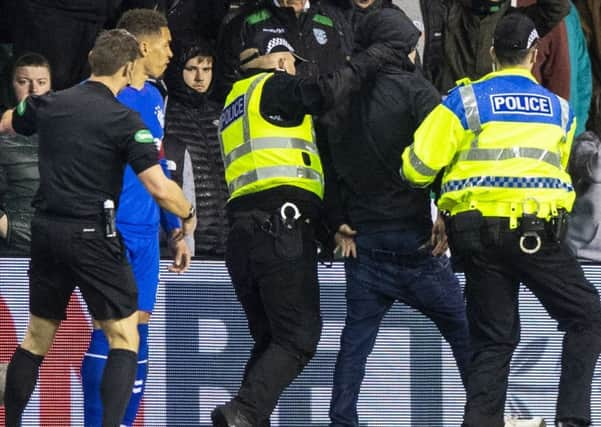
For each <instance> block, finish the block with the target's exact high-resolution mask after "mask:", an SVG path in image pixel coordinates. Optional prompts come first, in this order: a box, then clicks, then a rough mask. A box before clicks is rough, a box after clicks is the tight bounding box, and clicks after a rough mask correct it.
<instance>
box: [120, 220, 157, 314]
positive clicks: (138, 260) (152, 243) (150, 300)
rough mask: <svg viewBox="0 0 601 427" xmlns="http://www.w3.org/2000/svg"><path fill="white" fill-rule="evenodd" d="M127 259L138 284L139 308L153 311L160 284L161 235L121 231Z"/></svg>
mask: <svg viewBox="0 0 601 427" xmlns="http://www.w3.org/2000/svg"><path fill="white" fill-rule="evenodd" d="M121 237H122V239H123V243H124V244H125V249H126V254H127V259H128V260H129V263H130V264H131V268H132V270H133V272H134V277H135V278H136V283H137V285H138V310H140V311H147V312H149V313H150V312H152V310H153V309H154V303H155V302H156V295H157V288H158V286H159V262H160V252H159V236H158V233H157V234H156V235H152V236H148V235H143V234H140V233H135V232H127V231H126V232H125V233H123V232H122V233H121Z"/></svg>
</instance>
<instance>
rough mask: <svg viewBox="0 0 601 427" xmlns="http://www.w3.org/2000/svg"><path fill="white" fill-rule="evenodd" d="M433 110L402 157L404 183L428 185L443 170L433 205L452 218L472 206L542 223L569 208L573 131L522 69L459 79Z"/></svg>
mask: <svg viewBox="0 0 601 427" xmlns="http://www.w3.org/2000/svg"><path fill="white" fill-rule="evenodd" d="M462 83H463V84H462V85H460V86H459V87H457V88H456V89H454V90H453V91H452V92H451V93H450V94H449V96H448V97H447V99H446V100H445V101H444V102H443V104H441V105H439V106H438V107H436V108H435V109H434V110H433V111H432V112H431V113H430V115H429V116H428V117H426V119H425V120H424V122H423V123H422V125H421V126H420V127H419V128H418V130H417V131H416V133H415V136H414V144H413V145H412V146H411V147H409V148H408V149H406V150H405V152H404V153H403V169H402V172H403V174H404V176H405V178H406V179H408V180H409V181H411V182H413V183H415V184H419V185H427V184H429V183H431V182H432V181H433V180H434V178H435V177H436V175H437V173H438V171H439V170H440V169H442V168H443V167H444V168H446V169H445V173H444V176H443V179H442V188H441V190H442V191H441V197H440V199H439V201H438V207H439V208H440V209H441V210H445V211H448V212H450V214H451V215H455V214H457V213H460V212H463V211H467V210H472V209H478V210H479V211H481V212H482V214H483V215H484V216H494V217H507V218H510V219H511V220H512V221H511V222H510V226H511V227H512V228H513V227H515V226H516V224H517V221H516V218H519V217H520V216H521V215H522V214H523V213H532V214H536V215H537V216H538V217H540V218H545V219H548V218H549V217H551V216H555V215H557V210H558V209H559V208H564V209H566V210H568V211H569V210H571V208H572V204H573V202H574V197H575V193H574V189H573V187H572V183H571V180H570V176H569V175H568V173H567V172H566V166H567V161H568V158H569V153H570V147H571V143H572V138H573V134H574V130H575V124H574V122H575V121H574V119H573V114H572V112H571V110H570V108H569V105H568V103H567V102H566V101H565V100H563V99H562V98H560V97H558V96H556V95H554V94H552V93H551V92H549V91H547V90H546V89H544V88H542V87H541V86H540V85H538V84H537V83H536V81H535V80H534V78H533V77H532V76H531V74H530V73H529V72H527V71H525V70H518V69H509V70H501V71H498V72H495V73H490V74H488V75H487V76H485V77H484V78H482V79H481V80H478V81H476V82H474V83H472V82H469V81H468V80H465V81H463V82H462Z"/></svg>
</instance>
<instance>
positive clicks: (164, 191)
mask: <svg viewBox="0 0 601 427" xmlns="http://www.w3.org/2000/svg"><path fill="white" fill-rule="evenodd" d="M138 178H139V179H140V181H142V184H143V185H144V187H146V189H147V190H148V192H149V193H150V194H151V195H152V197H154V199H155V200H156V201H157V203H158V204H159V205H160V206H161V207H162V208H164V209H166V210H168V211H169V212H173V213H174V214H175V215H177V216H179V217H180V218H181V219H182V231H183V232H184V234H185V235H191V234H192V233H194V229H195V228H196V215H194V214H192V215H191V214H190V213H191V212H192V213H194V211H193V210H192V204H191V203H190V202H189V201H188V200H187V199H186V197H185V196H184V193H183V191H182V189H181V188H180V187H179V186H178V185H177V184H176V183H175V181H172V180H170V179H169V178H167V177H166V176H165V174H164V173H163V170H162V169H161V166H160V165H158V164H156V165H154V166H151V167H149V168H147V169H144V170H143V171H141V172H139V173H138Z"/></svg>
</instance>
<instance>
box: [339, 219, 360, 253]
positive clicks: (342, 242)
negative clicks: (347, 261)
mask: <svg viewBox="0 0 601 427" xmlns="http://www.w3.org/2000/svg"><path fill="white" fill-rule="evenodd" d="M355 234H357V232H356V231H355V230H353V229H352V228H351V227H350V226H349V225H348V224H342V225H341V226H340V227H338V231H337V232H336V234H335V235H334V240H335V242H336V249H335V250H334V253H340V254H341V255H342V256H343V257H344V258H348V257H349V256H352V257H353V258H357V246H356V245H355V238H354V236H355Z"/></svg>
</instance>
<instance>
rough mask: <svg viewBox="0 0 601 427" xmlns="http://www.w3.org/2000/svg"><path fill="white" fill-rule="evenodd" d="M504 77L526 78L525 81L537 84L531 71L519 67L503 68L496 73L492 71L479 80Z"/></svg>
mask: <svg viewBox="0 0 601 427" xmlns="http://www.w3.org/2000/svg"><path fill="white" fill-rule="evenodd" d="M504 76H521V77H526V78H527V79H530V80H532V81H533V82H535V83H538V81H537V80H536V78H535V77H534V76H533V75H532V72H531V71H529V70H526V69H525V68H519V67H507V68H503V69H501V70H498V71H493V72H492V73H488V74H487V75H486V76H484V77H483V78H482V79H481V80H488V79H492V78H494V77H504Z"/></svg>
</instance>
